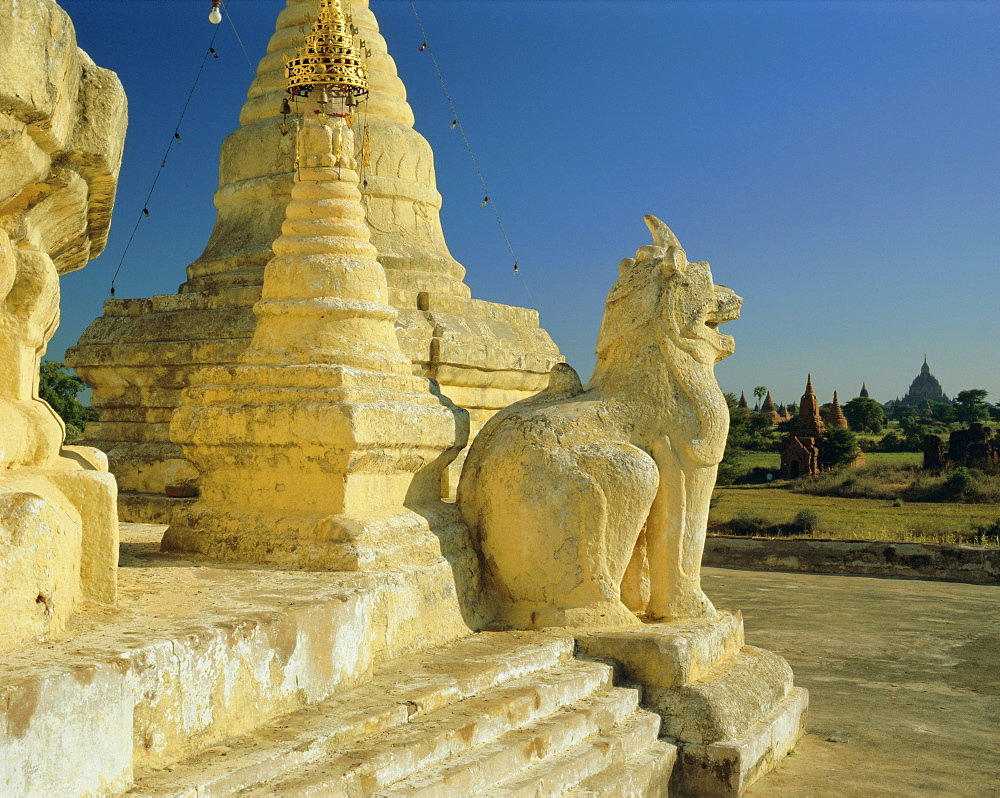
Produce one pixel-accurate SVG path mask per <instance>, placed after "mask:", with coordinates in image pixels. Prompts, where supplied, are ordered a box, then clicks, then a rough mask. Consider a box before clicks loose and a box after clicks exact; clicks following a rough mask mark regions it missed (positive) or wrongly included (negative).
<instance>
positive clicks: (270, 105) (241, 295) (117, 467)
mask: <svg viewBox="0 0 1000 798" xmlns="http://www.w3.org/2000/svg"><path fill="white" fill-rule="evenodd" d="M317 1H318V0H287V8H286V9H285V10H283V11H282V12H281V13H280V14H279V16H278V21H277V26H276V32H275V34H274V35H273V36H272V37H271V41H270V43H269V44H268V52H267V55H265V56H264V58H262V59H261V61H260V64H259V66H258V69H257V77H256V79H255V80H254V81H253V83H252V85H251V86H250V91H249V94H248V98H247V101H246V103H245V104H244V106H243V110H242V112H241V114H240V123H241V127H240V128H239V129H238V130H236V131H235V132H234V133H232V134H231V135H230V136H229V137H228V138H227V139H226V141H225V143H224V144H223V147H222V155H221V165H220V187H219V190H218V192H217V193H216V197H215V202H216V207H217V208H218V218H217V220H216V224H215V229H214V230H213V232H212V236H211V239H210V240H209V242H208V244H207V246H206V247H205V251H204V253H203V254H202V255H201V257H200V258H199V259H198V260H197V261H196V262H195V263H193V264H191V265H190V266H189V267H188V269H187V281H186V282H185V283H184V284H183V285H182V286H181V287H180V292H179V293H178V294H174V295H169V296H157V297H152V298H150V299H125V300H111V301H109V302H106V303H105V307H104V313H105V315H104V316H102V317H101V318H99V319H97V320H96V321H94V322H93V323H92V324H91V325H90V327H89V328H88V329H87V331H86V332H85V333H84V334H83V336H82V337H81V339H80V342H79V344H78V346H77V347H75V348H74V349H71V350H70V351H69V352H68V353H67V362H68V363H70V364H71V365H72V366H73V367H74V368H75V369H76V371H77V373H78V374H79V375H80V376H81V377H82V378H83V379H84V380H86V381H87V383H88V384H90V385H91V386H93V388H94V390H93V393H92V402H93V405H94V406H95V407H96V408H97V409H98V410H99V412H100V421H99V422H97V423H91V424H89V425H88V429H87V435H88V436H89V442H90V443H92V444H93V445H95V446H98V447H100V448H102V449H104V450H105V451H107V452H108V454H109V459H110V463H111V470H112V471H113V473H114V474H115V475H116V477H117V478H118V482H119V485H120V487H121V489H122V490H123V491H124V492H125V493H123V495H122V500H121V504H120V506H121V510H122V513H123V517H126V518H131V519H134V520H142V519H156V518H159V519H162V520H168V518H169V513H170V501H169V500H167V499H166V498H165V494H166V493H167V492H168V491H169V492H170V493H173V494H174V495H185V494H187V495H191V494H193V493H195V492H196V489H197V486H198V483H199V480H200V475H199V472H198V469H197V468H195V467H194V465H193V464H192V463H191V462H190V461H189V460H188V459H187V458H186V457H184V455H183V454H182V453H181V449H180V445H179V443H178V442H177V441H175V440H172V439H171V438H170V435H169V428H170V418H171V415H172V413H173V411H174V408H176V407H177V406H178V405H179V404H180V396H181V391H182V390H183V389H184V388H185V387H186V386H188V385H190V384H191V380H192V377H193V375H194V374H195V373H196V372H197V371H198V370H199V369H200V368H201V367H203V366H211V365H217V364H219V365H224V364H232V363H235V362H237V360H238V358H239V356H240V354H241V353H242V352H243V350H244V349H245V348H246V347H247V345H248V344H249V341H250V337H251V335H252V334H253V330H254V326H255V319H254V315H253V313H252V311H251V308H252V306H253V304H254V303H255V302H256V301H257V300H258V299H259V298H260V291H261V283H262V280H263V273H264V265H265V264H266V263H267V262H268V261H269V260H270V259H271V257H272V255H273V252H272V250H271V243H272V242H273V241H274V240H275V239H276V238H277V237H278V234H279V228H280V225H281V222H282V220H283V218H284V214H285V207H286V205H287V204H288V200H289V193H290V191H291V187H292V173H293V163H294V153H293V140H294V136H287V137H285V136H282V134H281V131H280V130H279V124H280V123H281V121H282V118H281V116H280V113H279V108H280V105H281V101H282V98H283V97H284V91H283V89H284V75H283V65H284V63H285V61H286V60H287V59H288V58H290V57H291V56H292V55H293V54H294V52H295V46H296V45H297V44H299V43H301V37H302V33H301V31H300V27H301V26H302V25H303V24H305V23H306V22H308V20H310V19H311V18H312V17H313V16H314V14H315V11H316V6H317ZM351 10H352V12H353V24H354V25H355V26H356V27H357V28H358V29H359V36H360V38H362V39H364V40H365V42H366V45H367V47H368V48H369V49H370V50H371V55H370V57H369V58H368V60H367V64H368V73H369V80H370V88H371V93H370V95H369V99H368V101H367V103H366V105H365V106H364V110H363V112H362V113H361V114H359V120H363V124H359V125H358V127H357V128H356V132H357V133H358V139H359V140H358V142H357V148H358V150H359V151H363V152H365V153H369V154H370V157H369V158H362V159H361V160H362V165H361V167H360V169H361V184H360V185H361V189H362V203H363V205H364V208H365V211H366V223H367V225H368V226H369V228H370V229H371V231H372V241H373V243H374V245H375V247H376V248H377V249H378V252H379V256H378V257H379V262H380V263H381V264H382V266H383V267H384V268H385V273H386V279H387V282H388V286H389V303H390V304H391V305H392V306H393V307H395V308H396V309H397V310H398V317H397V321H396V325H397V329H396V334H397V336H398V338H399V344H400V347H401V348H402V351H403V353H404V354H405V355H406V356H407V357H408V358H409V359H410V361H411V362H412V363H413V369H414V373H416V374H419V375H420V376H423V377H429V378H432V379H435V380H437V382H438V384H439V385H440V386H441V390H442V392H443V393H444V394H445V395H446V396H448V397H449V398H450V399H451V400H452V401H454V402H455V404H457V405H459V406H461V407H463V408H466V409H467V410H468V411H469V414H470V423H471V430H472V432H473V434H474V433H475V432H476V431H477V430H478V429H479V428H480V427H481V426H482V424H483V423H485V421H486V420H487V419H488V418H489V417H490V416H491V415H492V414H493V413H494V412H495V411H496V410H497V409H499V408H501V407H504V406H506V405H508V404H510V403H511V402H513V401H516V400H518V399H522V398H524V397H526V396H529V395H531V394H532V393H534V392H536V391H538V390H540V389H541V388H542V387H544V385H545V382H546V379H547V374H548V372H549V370H550V368H551V367H552V365H553V364H554V363H556V362H558V361H559V360H561V357H560V356H559V353H558V350H557V349H556V347H555V345H554V344H553V343H552V340H551V339H550V338H549V336H548V335H547V334H546V333H545V332H544V330H541V329H540V328H539V327H538V314H537V313H536V312H535V311H532V310H526V309H522V308H515V307H508V306H505V305H497V304H493V303H489V302H484V301H481V300H474V299H471V298H470V292H469V289H468V287H467V286H466V285H465V284H464V283H463V282H462V279H463V275H464V273H465V270H464V269H463V268H462V267H461V266H460V265H459V264H458V263H457V262H456V261H455V260H454V259H453V258H452V256H451V255H450V254H449V252H448V248H447V245H446V244H445V240H444V235H443V233H442V230H441V224H440V220H439V217H438V211H439V208H440V206H441V197H440V195H439V194H438V192H437V190H436V188H435V178H434V167H433V155H432V153H431V150H430V147H429V145H428V144H427V142H426V141H425V140H424V139H423V137H421V136H420V135H419V134H418V133H417V132H416V131H414V129H413V113H412V111H411V110H410V107H409V105H408V104H407V103H406V99H405V96H406V92H405V89H404V87H403V84H402V82H401V81H400V79H399V78H398V77H397V75H396V68H395V64H394V63H393V60H392V58H391V57H390V56H389V55H388V52H387V49H386V44H385V40H384V39H383V38H382V36H381V35H380V34H379V33H378V24H377V22H376V19H375V16H374V14H373V13H372V12H371V11H370V10H369V8H368V0H354V1H353V2H352V3H351ZM364 161H369V162H370V165H368V166H366V165H365V164H364ZM455 468H457V466H455ZM453 471H454V468H453ZM455 473H456V474H457V472H455ZM453 487H454V486H453V485H446V486H445V488H444V489H445V492H449V491H450V490H451V489H452V488H453Z"/></svg>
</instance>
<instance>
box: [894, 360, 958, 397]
mask: <svg viewBox="0 0 1000 798" xmlns="http://www.w3.org/2000/svg"><path fill="white" fill-rule="evenodd" d="M925 402H949V403H950V402H951V399H949V398H948V397H947V396H946V395H945V392H944V390H942V388H941V383H940V382H938V381H937V378H936V377H935V376H934V375H933V374H931V369H930V366H928V365H927V355H924V365H923V366H921V367H920V373H919V374H918V375H917V377H916V379H915V380H913V382H912V383H910V390H909V392H908V393H907V394H906V396H904V397H903V398H902V399H900V400H899V404H902V405H910V406H912V407H923V406H924V403H925Z"/></svg>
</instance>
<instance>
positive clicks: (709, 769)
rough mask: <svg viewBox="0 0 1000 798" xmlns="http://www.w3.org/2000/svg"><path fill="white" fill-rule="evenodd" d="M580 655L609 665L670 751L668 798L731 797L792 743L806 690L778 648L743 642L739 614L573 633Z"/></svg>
mask: <svg viewBox="0 0 1000 798" xmlns="http://www.w3.org/2000/svg"><path fill="white" fill-rule="evenodd" d="M576 639H577V650H578V652H579V654H581V655H584V656H589V657H595V658H599V659H602V660H614V661H615V662H618V663H619V664H620V665H621V667H622V670H623V672H624V675H625V677H626V678H627V679H629V680H631V681H634V682H636V683H638V684H641V685H642V687H643V705H644V706H646V707H648V708H650V709H652V710H654V711H656V712H657V713H659V715H660V717H661V718H662V721H663V725H662V726H661V729H660V735H661V736H662V737H663V738H665V739H666V740H669V741H672V742H674V743H676V745H677V746H678V748H679V756H678V761H677V766H676V767H675V768H674V771H673V775H672V778H671V781H670V787H671V794H674V793H675V792H676V793H677V794H680V795H698V796H739V795H742V794H743V792H744V791H745V790H746V789H747V787H749V786H750V785H751V784H752V783H753V782H754V781H756V780H757V779H759V778H760V777H761V776H763V775H765V774H766V773H768V772H769V771H771V770H772V769H773V768H774V767H775V766H776V765H777V764H778V762H779V761H780V760H781V759H782V758H784V756H785V755H786V754H787V753H788V752H789V751H790V750H792V749H793V748H794V747H795V742H796V740H798V738H799V737H800V736H801V734H802V733H803V731H804V730H805V720H806V711H807V707H808V694H807V693H806V691H805V690H803V689H802V688H797V687H794V686H793V684H792V670H791V668H790V667H789V666H788V663H786V662H785V660H783V659H782V658H781V657H779V656H778V655H777V654H773V653H771V652H769V651H764V650H763V649H759V648H754V647H753V646H747V645H745V644H744V638H743V618H742V616H741V615H740V614H739V613H735V614H733V613H728V612H721V613H719V615H718V617H717V618H715V619H713V620H702V621H689V622H674V623H658V624H648V625H644V626H641V627H631V628H628V629H621V630H600V631H593V632H584V633H580V634H577V638H576Z"/></svg>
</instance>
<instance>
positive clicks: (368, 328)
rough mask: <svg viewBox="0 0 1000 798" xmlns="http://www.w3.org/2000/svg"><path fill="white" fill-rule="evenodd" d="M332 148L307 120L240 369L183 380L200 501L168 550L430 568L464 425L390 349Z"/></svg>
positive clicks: (376, 271) (376, 267) (185, 446)
mask: <svg viewBox="0 0 1000 798" xmlns="http://www.w3.org/2000/svg"><path fill="white" fill-rule="evenodd" d="M334 135H335V131H334V128H333V127H332V126H331V125H328V124H326V123H325V122H322V121H321V120H320V117H319V116H317V115H315V114H307V115H306V117H305V125H304V126H303V128H302V130H301V132H300V133H299V135H298V139H299V152H300V159H301V166H300V169H299V171H298V173H297V176H296V181H295V185H294V187H293V188H292V199H291V202H290V203H289V205H288V210H287V218H286V220H285V223H284V224H283V225H282V235H281V236H280V237H279V238H278V239H277V240H276V241H275V242H274V244H273V249H274V253H275V257H274V258H273V259H272V260H271V261H270V262H269V263H268V265H267V267H266V268H265V270H264V286H263V290H262V295H261V299H260V301H259V302H257V304H256V305H254V314H255V316H256V318H257V329H256V330H255V332H254V336H253V339H252V340H251V342H250V346H249V348H247V349H246V350H245V351H244V352H243V354H242V355H241V356H240V359H239V365H236V366H229V367H210V368H206V369H204V370H202V371H200V372H199V373H198V374H197V375H195V377H194V379H193V384H192V386H191V387H190V388H188V389H186V390H185V392H184V394H183V397H182V404H181V407H180V408H178V410H177V411H176V412H175V413H174V418H173V422H172V428H171V438H172V439H173V440H175V441H177V442H178V443H180V445H181V447H182V451H183V452H184V455H185V456H186V457H187V458H188V459H190V460H191V462H193V463H194V464H195V465H196V466H197V467H198V469H199V471H200V472H201V474H202V480H201V498H200V499H199V500H198V501H197V502H195V503H194V504H193V505H191V506H190V507H182V508H181V509H179V510H178V511H177V512H176V513H175V514H174V520H173V523H172V524H171V526H170V528H169V529H168V530H167V533H166V535H165V536H164V538H163V548H164V549H165V550H182V551H196V552H199V553H202V554H211V555H213V556H216V557H223V558H227V559H238V560H242V561H251V562H279V563H284V564H288V565H295V566H303V565H306V566H312V567H317V566H318V567H326V568H334V569H338V570H366V569H367V570H370V569H387V568H390V567H393V566H398V565H401V564H406V565H417V564H424V565H429V564H433V563H434V562H436V561H437V560H439V559H440V548H441V547H440V543H439V541H438V538H437V537H435V534H434V533H433V532H432V531H431V527H434V531H435V532H436V533H437V534H442V532H441V529H440V527H441V526H442V524H445V525H447V524H448V523H449V521H448V516H449V511H448V508H447V506H446V505H444V504H443V503H442V502H441V499H440V486H441V473H442V471H443V469H444V468H445V467H446V466H447V465H448V463H449V462H450V461H451V460H452V459H453V458H454V457H455V455H456V454H457V453H458V451H459V450H460V449H461V448H462V447H463V446H464V445H465V443H466V440H467V438H468V414H467V413H466V412H465V411H464V410H460V409H459V408H456V407H455V406H454V405H453V404H452V403H451V402H450V401H448V400H447V399H445V398H443V397H442V396H440V394H437V393H436V392H435V391H434V390H432V383H431V382H430V381H429V380H428V379H427V378H426V377H417V376H414V375H413V374H412V373H411V367H410V361H409V360H408V359H407V358H406V357H405V356H404V355H403V353H402V352H401V351H400V348H399V343H398V341H397V339H396V335H395V329H394V324H393V322H394V321H395V319H396V315H397V313H396V311H395V310H394V309H393V308H392V307H390V306H389V304H388V287H387V285H386V280H385V272H384V271H383V269H382V266H381V265H380V264H379V262H378V261H377V260H376V255H377V254H378V253H377V251H376V249H375V247H374V246H372V244H371V243H370V240H369V239H370V236H369V232H368V228H367V226H366V225H365V211H364V208H363V207H362V205H361V193H360V192H359V191H358V183H359V177H358V175H357V173H356V172H354V171H353V170H352V169H350V168H348V167H347V166H346V164H347V163H349V162H350V161H349V160H348V159H347V157H346V156H344V155H341V156H336V155H335V154H334ZM450 515H451V516H454V517H452V518H451V520H450V524H451V525H452V526H453V527H461V522H460V520H459V519H458V518H457V513H455V512H454V510H452V511H451V512H450ZM435 521H436V523H435Z"/></svg>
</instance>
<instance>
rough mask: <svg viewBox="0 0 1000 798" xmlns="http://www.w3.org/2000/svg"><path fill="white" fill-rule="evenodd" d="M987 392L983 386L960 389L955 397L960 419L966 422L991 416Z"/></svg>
mask: <svg viewBox="0 0 1000 798" xmlns="http://www.w3.org/2000/svg"><path fill="white" fill-rule="evenodd" d="M987 395H988V394H987V392H986V391H985V390H984V389H982V388H970V389H969V390H967V391H959V392H958V396H956V397H955V415H956V416H957V417H958V420H959V421H964V422H965V423H966V424H968V423H970V422H972V421H985V420H986V419H988V418H989V417H990V409H989V406H988V405H987V404H986V397H987Z"/></svg>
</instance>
